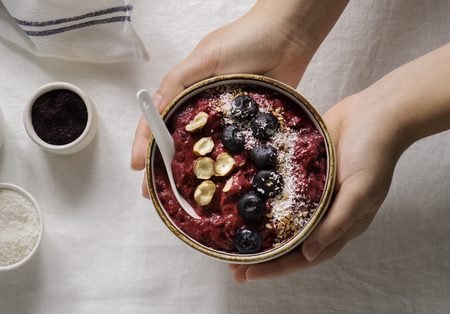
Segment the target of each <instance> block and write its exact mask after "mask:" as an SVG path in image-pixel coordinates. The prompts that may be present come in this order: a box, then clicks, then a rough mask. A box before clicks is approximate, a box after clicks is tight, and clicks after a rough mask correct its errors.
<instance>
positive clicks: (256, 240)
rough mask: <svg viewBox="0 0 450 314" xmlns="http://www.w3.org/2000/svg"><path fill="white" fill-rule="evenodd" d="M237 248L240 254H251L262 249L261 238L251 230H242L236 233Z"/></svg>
mask: <svg viewBox="0 0 450 314" xmlns="http://www.w3.org/2000/svg"><path fill="white" fill-rule="evenodd" d="M235 244H236V248H237V250H238V251H239V253H243V254H251V253H256V252H258V251H259V250H260V249H261V244H262V239H261V236H260V235H259V234H258V233H257V232H255V231H253V230H250V229H247V228H242V229H239V230H238V232H237V233H236V243H235Z"/></svg>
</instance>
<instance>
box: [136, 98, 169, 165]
mask: <svg viewBox="0 0 450 314" xmlns="http://www.w3.org/2000/svg"><path fill="white" fill-rule="evenodd" d="M137 97H138V103H139V106H140V107H141V109H142V113H143V114H144V116H145V119H146V120H147V121H148V122H149V123H147V124H148V125H149V128H150V129H151V131H152V133H153V136H154V137H155V139H156V142H157V143H158V148H159V151H160V152H161V155H162V157H163V160H164V163H165V164H166V165H165V166H166V168H167V169H172V165H171V163H170V161H171V160H172V159H173V156H174V155H175V148H174V143H173V139H172V135H170V132H169V130H167V127H166V125H165V123H164V121H163V119H162V118H161V116H160V114H159V112H158V110H157V109H156V106H155V105H154V104H153V101H152V97H151V96H150V93H149V92H148V91H147V90H145V89H142V90H140V91H139V92H138V94H137ZM162 143H167V145H164V144H162ZM167 163H169V164H167Z"/></svg>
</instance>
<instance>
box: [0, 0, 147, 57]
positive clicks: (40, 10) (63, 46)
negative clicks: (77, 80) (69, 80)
mask: <svg viewBox="0 0 450 314" xmlns="http://www.w3.org/2000/svg"><path fill="white" fill-rule="evenodd" d="M0 1H1V3H0V38H3V39H5V40H7V41H10V42H13V43H15V44H17V45H19V46H21V47H23V48H25V49H27V50H28V51H30V52H32V53H34V54H36V55H38V56H44V57H56V58H61V59H68V60H78V61H89V62H102V63H106V62H122V61H132V60H147V59H148V52H147V49H146V48H145V46H144V44H143V43H142V41H141V39H140V38H139V36H138V35H137V34H136V32H135V31H134V29H133V26H132V24H131V13H132V11H133V3H132V1H129V0H96V1H73V0H52V1H49V0H0ZM0 42H1V40H0Z"/></svg>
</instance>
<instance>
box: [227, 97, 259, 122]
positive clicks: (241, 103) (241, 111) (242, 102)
mask: <svg viewBox="0 0 450 314" xmlns="http://www.w3.org/2000/svg"><path fill="white" fill-rule="evenodd" d="M257 113H258V104H257V103H256V101H254V100H253V98H251V97H250V96H237V97H236V98H235V99H234V103H233V106H232V107H231V115H232V116H233V117H234V118H235V119H236V120H238V121H249V120H251V119H252V118H253V117H254V116H256V114H257Z"/></svg>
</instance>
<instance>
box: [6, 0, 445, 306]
mask: <svg viewBox="0 0 450 314" xmlns="http://www.w3.org/2000/svg"><path fill="white" fill-rule="evenodd" d="M136 2H137V3H136V9H135V15H134V18H133V19H134V25H135V28H136V30H137V32H138V33H139V34H140V35H141V37H142V38H143V40H144V42H145V43H146V45H147V46H148V47H149V50H150V53H151V57H152V61H150V62H148V63H129V64H119V65H93V64H83V63H73V62H64V61H60V60H54V59H40V58H36V57H34V56H32V55H30V54H28V53H26V52H24V51H23V50H20V49H18V48H16V47H14V46H13V45H11V44H8V43H5V42H0V55H1V56H2V57H1V58H0V75H1V76H0V107H1V108H2V110H3V112H4V114H5V117H6V120H7V140H6V142H5V143H4V145H3V147H2V148H1V149H0V181H3V182H10V183H15V184H18V185H20V186H22V187H24V188H26V189H27V190H28V191H30V192H31V193H32V194H33V195H34V196H35V197H36V199H37V200H38V202H39V203H40V205H41V207H42V210H43V213H44V216H45V235H44V238H43V242H42V246H41V248H40V250H39V252H38V254H37V255H36V256H35V257H34V258H33V260H32V261H30V263H29V264H27V265H25V266H24V267H22V268H20V269H17V270H15V271H11V272H8V273H0V313H2V314H4V313H5V314H6V313H8V314H9V313H46V314H47V313H449V312H450V298H449V297H450V241H449V239H450V210H449V209H450V136H449V135H450V133H449V132H446V133H442V134H440V135H437V136H433V137H431V138H427V139H425V140H422V141H420V142H418V143H416V144H415V145H413V146H412V147H411V148H410V149H409V150H408V151H407V152H406V153H405V154H404V156H403V157H402V158H401V160H400V162H399V165H398V167H397V169H396V172H395V177H394V181H393V184H392V188H391V191H390V193H389V195H388V198H387V200H386V202H385V203H384V205H383V207H382V209H381V210H380V211H379V213H378V215H377V217H376V219H375V220H374V222H373V223H372V225H371V227H370V228H369V230H368V231H367V232H366V233H365V234H364V235H363V236H361V237H360V238H358V239H356V240H354V241H353V242H352V243H350V244H349V245H348V246H346V247H345V248H344V250H343V251H342V252H341V253H340V254H339V255H338V256H337V257H335V258H334V259H332V260H331V261H329V262H328V263H326V264H323V265H321V266H318V267H316V268H314V269H309V270H306V271H303V272H301V273H297V274H294V275H292V276H289V277H283V278H279V279H274V280H269V281H262V282H251V283H247V284H244V285H237V284H235V283H234V282H233V280H232V278H231V276H230V273H229V271H228V269H227V267H226V266H225V265H224V264H221V263H220V262H216V261H213V260H210V259H209V258H206V257H204V256H203V255H201V254H200V253H197V252H195V251H192V250H191V249H189V248H188V247H187V246H185V245H184V244H183V243H181V242H180V241H179V240H178V239H176V238H175V237H174V236H172V235H171V234H170V233H169V232H168V231H167V230H166V228H165V226H164V225H163V224H162V222H161V221H160V220H159V218H158V217H157V215H156V213H155V212H154V209H153V208H152V206H151V204H150V202H149V201H148V200H145V199H143V198H141V196H140V180H141V174H140V173H134V172H132V171H131V170H130V167H129V158H130V147H131V143H132V138H133V133H134V129H135V124H136V121H137V119H138V117H139V110H138V107H137V106H136V104H135V93H136V91H137V90H138V89H140V88H143V87H147V88H150V89H152V90H155V88H156V87H157V86H158V83H159V80H160V79H161V78H162V76H163V75H164V74H165V72H166V71H167V70H169V69H170V68H171V67H172V66H173V65H175V64H176V63H177V62H178V61H180V60H181V59H182V57H183V56H185V55H186V54H187V53H188V52H189V51H191V49H192V48H193V47H194V46H195V44H196V43H197V42H198V40H200V38H202V36H203V35H205V34H206V33H207V32H209V31H211V30H213V29H215V28H216V27H218V26H221V25H224V24H226V23H228V22H230V21H232V20H233V19H235V18H237V17H238V16H240V15H241V14H243V13H244V12H245V11H246V10H247V9H248V8H249V7H250V6H251V5H252V3H253V1H238V0H233V1H229V0H220V1H219V0H217V1H200V0H191V1H182V2H181V1H176V0H170V1H136ZM280 2H281V1H280ZM182 3H183V4H182ZM181 4H182V5H181ZM449 30H450V2H449V1H444V0H442V1H434V0H429V1H422V0H408V1H406V0H400V1H389V0H383V1H380V0H371V1H368V0H367V1H356V0H354V1H352V3H351V4H350V5H349V7H348V8H347V9H346V11H345V14H344V15H343V16H342V18H341V20H340V21H339V23H338V24H337V26H336V27H335V29H334V30H333V31H332V33H331V34H330V35H329V37H328V38H327V39H326V41H325V42H324V44H323V45H322V46H321V48H320V50H319V51H318V53H317V55H316V57H315V58H314V59H313V61H312V63H311V65H310V67H309V69H308V71H307V73H306V75H305V76H304V79H303V81H302V83H301V85H300V87H299V90H300V91H301V92H302V93H304V95H305V96H306V97H307V98H309V99H310V100H311V101H312V102H313V103H314V104H315V105H316V106H317V107H318V108H319V110H320V111H321V112H324V111H325V110H326V109H327V108H329V107H330V106H332V105H333V104H334V103H335V102H336V101H338V100H339V99H341V98H342V97H344V96H346V95H349V94H351V93H353V92H356V91H358V90H360V89H362V88H364V87H366V86H367V85H369V84H370V83H372V82H374V80H376V79H378V78H380V77H381V76H382V75H384V74H385V73H387V72H388V71H390V70H392V69H394V68H395V67H397V66H399V65H401V64H403V63H405V62H407V61H409V60H411V59H413V58H415V57H418V56H419V55H421V54H423V53H425V52H427V51H429V50H432V49H434V48H436V47H438V46H440V45H442V44H444V43H446V42H449V41H450V31H449ZM50 81H68V82H71V83H74V84H76V85H79V86H80V87H81V88H83V89H84V90H85V91H86V92H87V93H88V94H89V96H90V97H91V98H92V100H93V101H94V102H95V104H96V106H97V108H98V112H99V116H100V126H99V132H98V136H97V137H96V139H95V141H94V142H93V143H92V144H91V145H90V146H89V147H88V148H87V149H86V150H84V151H83V152H81V153H80V154H76V155H73V156H66V157H64V156H56V155H52V154H49V153H45V152H44V151H42V150H40V149H39V148H38V147H37V146H35V145H34V144H33V143H32V142H31V141H30V139H29V138H28V137H27V135H26V133H25V130H24V128H23V125H22V109H23V106H24V104H25V102H26V101H27V99H28V97H29V96H30V94H31V93H32V92H33V90H34V89H36V88H37V87H39V86H40V85H42V84H44V83H47V82H50ZM449 88H450V87H449ZM424 106H426V104H424Z"/></svg>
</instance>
